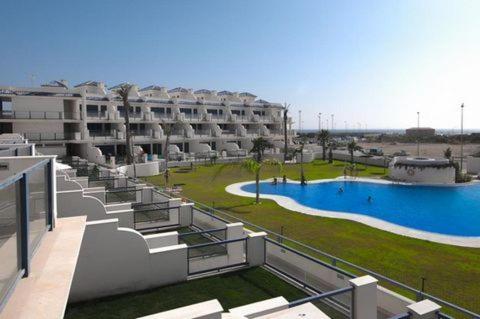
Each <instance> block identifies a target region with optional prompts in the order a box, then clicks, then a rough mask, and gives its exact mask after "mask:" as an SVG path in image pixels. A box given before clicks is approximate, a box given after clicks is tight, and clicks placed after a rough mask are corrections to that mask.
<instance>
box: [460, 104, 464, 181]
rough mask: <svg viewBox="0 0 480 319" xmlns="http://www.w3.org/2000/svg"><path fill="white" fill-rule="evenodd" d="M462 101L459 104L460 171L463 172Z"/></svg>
mask: <svg viewBox="0 0 480 319" xmlns="http://www.w3.org/2000/svg"><path fill="white" fill-rule="evenodd" d="M463 107H464V105H463V103H462V106H460V173H462V172H463Z"/></svg>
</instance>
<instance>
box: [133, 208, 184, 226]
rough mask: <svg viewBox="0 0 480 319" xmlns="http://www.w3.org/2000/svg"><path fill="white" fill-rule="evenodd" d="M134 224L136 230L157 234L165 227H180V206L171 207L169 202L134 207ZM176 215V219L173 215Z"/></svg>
mask: <svg viewBox="0 0 480 319" xmlns="http://www.w3.org/2000/svg"><path fill="white" fill-rule="evenodd" d="M132 207H133V209H134V211H133V223H134V228H135V230H138V231H141V232H142V233H145V232H156V231H158V230H160V229H162V228H165V227H173V226H180V224H179V220H178V214H179V211H180V206H173V207H171V206H169V202H168V201H166V202H156V203H148V204H142V203H137V204H133V205H132ZM173 214H176V218H172V215H173Z"/></svg>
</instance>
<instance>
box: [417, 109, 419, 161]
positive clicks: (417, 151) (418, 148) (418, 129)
mask: <svg viewBox="0 0 480 319" xmlns="http://www.w3.org/2000/svg"><path fill="white" fill-rule="evenodd" d="M417 156H420V112H417Z"/></svg>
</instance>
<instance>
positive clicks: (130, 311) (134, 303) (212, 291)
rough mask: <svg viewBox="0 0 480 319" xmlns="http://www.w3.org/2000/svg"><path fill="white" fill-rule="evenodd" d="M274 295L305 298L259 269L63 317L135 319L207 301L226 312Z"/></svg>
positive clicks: (78, 308)
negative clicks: (213, 301) (213, 302)
mask: <svg viewBox="0 0 480 319" xmlns="http://www.w3.org/2000/svg"><path fill="white" fill-rule="evenodd" d="M278 296H283V297H285V298H286V299H287V300H289V301H293V300H297V299H301V298H304V297H306V296H307V295H306V294H305V293H304V292H303V291H301V290H299V289H297V288H295V287H293V286H291V285H290V284H288V283H286V282H285V281H283V280H281V279H280V278H278V277H276V276H275V275H273V274H271V273H270V272H268V271H266V270H264V269H263V268H251V269H247V270H242V271H237V272H233V273H227V274H223V275H218V276H213V277H208V278H202V279H196V280H192V281H189V282H185V283H181V284H177V285H171V286H166V287H162V288H158V289H153V290H148V291H143V292H138V293H131V294H125V295H120V296H114V297H108V298H103V299H98V300H94V301H89V302H85V303H78V304H73V305H68V307H67V311H66V314H65V318H66V319H87V318H89V319H90V318H102V319H110V318H111V319H113V318H115V319H119V318H125V319H126V318H138V317H142V316H146V315H150V314H153V313H157V312H161V311H165V310H170V309H173V308H177V307H183V306H187V305H191V304H194V303H198V302H202V301H207V300H211V299H218V300H219V301H220V303H221V304H222V306H223V308H224V309H225V310H228V309H230V308H234V307H238V306H243V305H246V304H249V303H252V302H257V301H261V300H265V299H269V298H274V297H278Z"/></svg>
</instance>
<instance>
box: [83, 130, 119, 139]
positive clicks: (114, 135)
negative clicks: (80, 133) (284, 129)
mask: <svg viewBox="0 0 480 319" xmlns="http://www.w3.org/2000/svg"><path fill="white" fill-rule="evenodd" d="M88 135H89V136H90V138H91V139H93V140H94V141H109V140H116V139H122V138H123V132H118V131H110V132H108V131H107V132H95V131H90V132H89V133H88Z"/></svg>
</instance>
